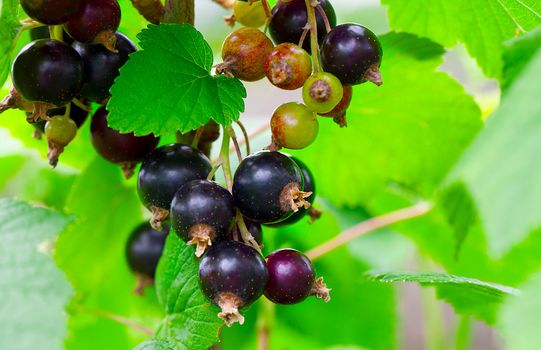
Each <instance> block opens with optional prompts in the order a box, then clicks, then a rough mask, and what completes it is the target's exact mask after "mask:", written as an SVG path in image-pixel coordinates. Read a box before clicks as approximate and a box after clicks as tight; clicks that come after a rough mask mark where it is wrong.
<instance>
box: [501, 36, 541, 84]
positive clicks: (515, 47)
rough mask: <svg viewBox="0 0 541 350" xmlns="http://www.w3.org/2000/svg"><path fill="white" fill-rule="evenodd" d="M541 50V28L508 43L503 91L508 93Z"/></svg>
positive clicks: (504, 58) (505, 54) (505, 53)
mask: <svg viewBox="0 0 541 350" xmlns="http://www.w3.org/2000/svg"><path fill="white" fill-rule="evenodd" d="M539 50H541V26H540V27H538V28H537V29H536V30H533V31H531V32H530V33H528V34H526V35H524V36H521V37H518V38H516V39H513V40H510V41H508V42H507V43H506V47H505V52H504V55H503V61H504V66H503V76H502V79H501V80H502V89H503V90H505V91H506V90H507V89H508V88H509V87H510V86H511V84H512V83H513V82H514V81H515V79H516V78H517V77H518V76H520V73H522V71H523V69H524V68H525V67H526V66H527V65H528V63H529V62H530V61H531V59H532V57H533V56H535V54H536V53H537V52H538V51H539Z"/></svg>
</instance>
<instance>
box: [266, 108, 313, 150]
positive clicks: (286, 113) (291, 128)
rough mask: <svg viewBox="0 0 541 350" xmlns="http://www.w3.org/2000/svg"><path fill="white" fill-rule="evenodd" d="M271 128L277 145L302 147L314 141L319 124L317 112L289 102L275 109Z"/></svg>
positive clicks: (290, 147) (293, 147) (273, 139)
mask: <svg viewBox="0 0 541 350" xmlns="http://www.w3.org/2000/svg"><path fill="white" fill-rule="evenodd" d="M271 130H272V141H273V143H274V145H275V146H278V147H285V148H289V149H302V148H305V147H307V146H309V145H310V144H312V142H314V140H315V139H316V137H317V133H318V130H319V125H318V121H317V117H316V114H315V113H314V112H312V111H311V110H310V109H308V107H306V106H305V105H303V104H301V103H296V102H289V103H286V104H283V105H281V106H280V107H278V109H276V111H274V114H273V115H272V119H271Z"/></svg>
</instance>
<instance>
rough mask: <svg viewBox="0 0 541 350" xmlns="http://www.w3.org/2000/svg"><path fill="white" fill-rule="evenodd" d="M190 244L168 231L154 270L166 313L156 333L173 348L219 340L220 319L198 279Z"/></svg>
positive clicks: (202, 348) (188, 349) (193, 348)
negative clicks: (162, 250) (160, 257)
mask: <svg viewBox="0 0 541 350" xmlns="http://www.w3.org/2000/svg"><path fill="white" fill-rule="evenodd" d="M198 266H199V264H198V261H197V259H196V257H195V253H194V248H193V247H191V246H187V245H186V244H185V243H184V242H183V241H182V240H180V238H178V235H176V234H175V233H173V232H171V234H170V235H169V237H168V238H167V242H166V244H165V248H164V252H163V255H162V259H161V261H160V264H159V266H158V271H157V273H156V289H157V292H158V299H159V301H160V304H161V305H162V307H163V308H164V309H165V313H166V317H165V319H164V320H163V323H162V327H161V328H160V330H159V331H158V334H157V336H158V337H159V338H160V339H165V340H167V341H168V342H169V343H171V344H174V346H175V347H174V349H175V350H207V349H208V348H209V347H210V346H212V345H213V344H215V343H217V342H219V338H218V332H219V330H220V328H221V327H222V326H223V321H222V320H220V319H219V318H218V316H217V314H218V312H219V309H218V308H217V307H216V306H214V305H212V304H211V303H210V301H208V299H206V298H205V296H204V295H203V293H202V292H201V289H200V288H199V283H198V274H197V270H198Z"/></svg>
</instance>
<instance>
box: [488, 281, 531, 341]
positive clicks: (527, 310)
mask: <svg viewBox="0 0 541 350" xmlns="http://www.w3.org/2000/svg"><path fill="white" fill-rule="evenodd" d="M521 290H522V295H521V297H520V298H513V299H510V300H509V301H508V302H507V303H505V304H504V305H503V307H502V310H501V313H500V317H499V318H500V320H499V322H498V328H499V330H500V332H501V335H502V337H503V339H504V344H505V345H506V348H507V349H520V350H537V349H539V330H540V329H541V319H540V318H539V315H540V314H541V298H539V291H541V273H537V274H536V275H535V276H534V277H533V278H532V279H531V280H530V281H529V282H528V283H526V284H524V285H523V286H522V288H521Z"/></svg>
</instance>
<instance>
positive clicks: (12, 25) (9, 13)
mask: <svg viewBox="0 0 541 350" xmlns="http://www.w3.org/2000/svg"><path fill="white" fill-rule="evenodd" d="M18 11H19V2H18V1H17V0H3V1H1V2H0V86H2V85H3V84H4V82H5V81H6V77H7V75H8V72H9V66H10V58H11V51H12V50H13V48H14V47H15V44H16V39H17V37H18V36H19V33H20V32H21V24H20V23H19V21H18V20H17V13H18Z"/></svg>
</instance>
